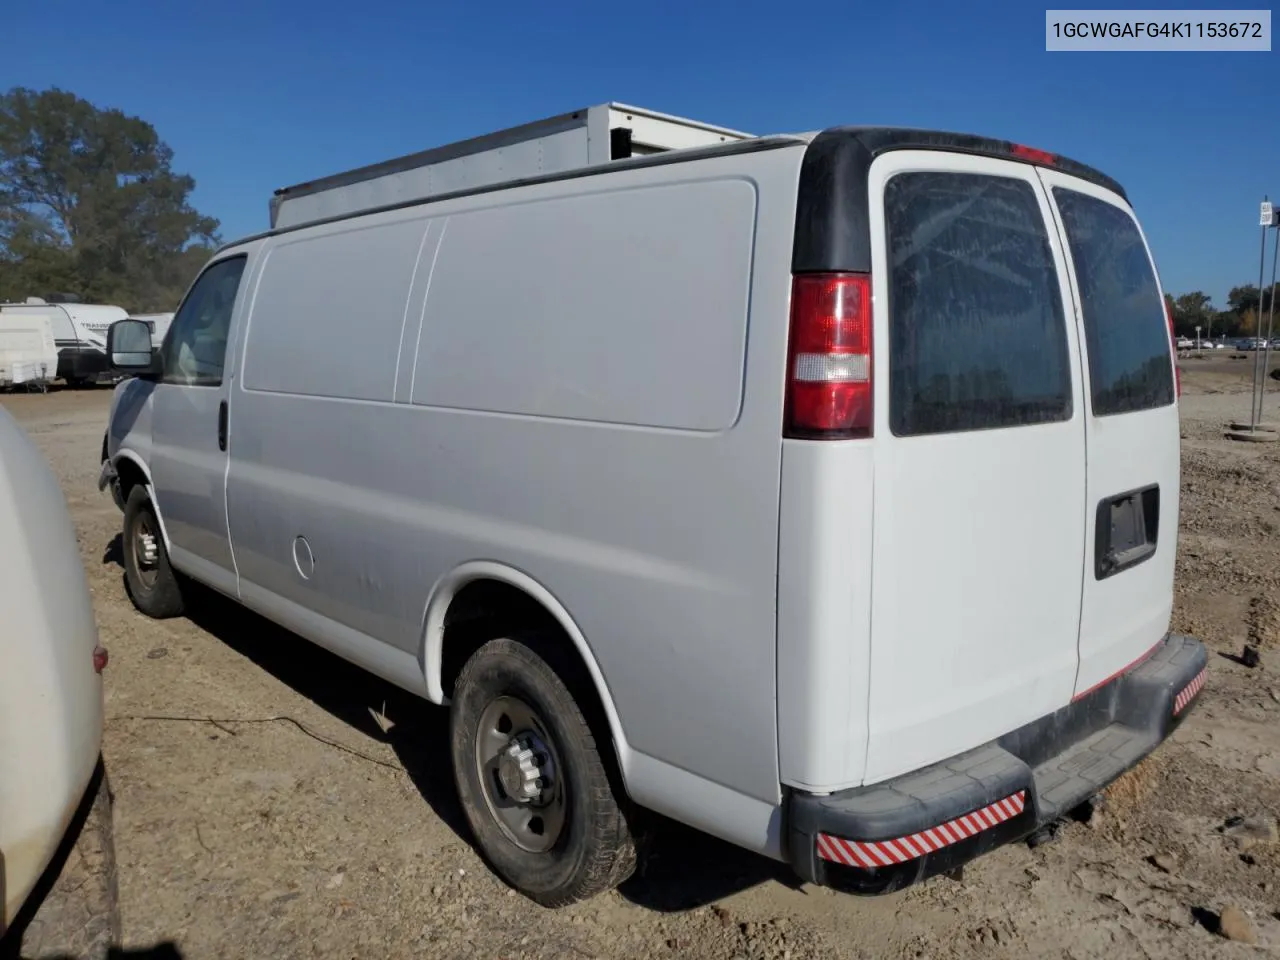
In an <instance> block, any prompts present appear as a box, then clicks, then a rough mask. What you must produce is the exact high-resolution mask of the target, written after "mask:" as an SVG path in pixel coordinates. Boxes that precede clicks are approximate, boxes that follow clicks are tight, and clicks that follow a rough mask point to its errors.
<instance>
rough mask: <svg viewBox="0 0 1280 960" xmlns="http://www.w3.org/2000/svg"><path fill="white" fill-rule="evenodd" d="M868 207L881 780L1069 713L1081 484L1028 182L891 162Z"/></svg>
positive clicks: (1039, 212)
mask: <svg viewBox="0 0 1280 960" xmlns="http://www.w3.org/2000/svg"><path fill="white" fill-rule="evenodd" d="M869 190H870V206H869V215H870V226H871V238H872V260H871V264H872V275H873V276H872V284H873V295H874V307H873V313H874V337H875V365H876V373H875V378H874V379H875V407H876V415H875V439H874V441H873V442H874V445H875V448H874V450H875V452H874V458H875V467H874V477H875V479H874V499H875V507H874V534H873V537H872V540H873V547H872V550H873V567H872V569H873V574H872V587H871V597H872V614H871V619H872V630H871V636H872V649H871V683H870V704H869V711H868V724H869V727H870V734H869V739H868V753H867V766H866V776H865V779H866V781H867V782H875V781H878V780H882V779H885V778H887V777H892V776H895V775H897V774H900V773H903V772H906V771H909V770H913V769H917V768H919V767H921V766H924V765H926V764H929V763H932V762H935V761H937V760H941V759H943V758H945V757H948V756H952V755H954V754H956V753H959V752H961V751H963V750H966V749H969V748H971V747H973V746H975V745H977V744H980V743H983V742H985V741H987V740H990V739H992V738H994V737H997V736H1000V735H1001V734H1003V733H1006V732H1008V731H1009V730H1012V729H1014V728H1016V727H1018V726H1021V725H1022V724H1024V723H1027V722H1029V721H1031V720H1034V719H1036V718H1038V717H1041V716H1044V715H1045V714H1048V713H1051V712H1053V711H1054V710H1055V709H1057V708H1059V707H1062V706H1064V705H1066V704H1067V703H1068V702H1069V701H1070V699H1071V695H1072V692H1073V690H1074V688H1075V684H1076V672H1077V666H1078V650H1077V644H1078V639H1079V625H1080V601H1081V569H1082V565H1083V563H1084V560H1085V553H1086V549H1085V546H1086V544H1085V526H1084V516H1085V512H1086V506H1085V487H1086V479H1085V427H1084V418H1085V410H1084V403H1083V392H1082V386H1081V382H1080V376H1079V369H1080V363H1079V356H1080V354H1079V343H1078V333H1077V329H1076V325H1075V323H1074V322H1072V321H1071V320H1070V317H1071V314H1070V305H1071V293H1070V290H1069V289H1068V287H1067V282H1066V277H1067V274H1066V269H1065V268H1066V264H1065V259H1064V255H1063V249H1062V244H1061V241H1060V239H1059V238H1058V235H1057V230H1056V228H1055V226H1054V219H1053V214H1052V212H1051V210H1050V208H1049V202H1048V198H1047V195H1046V193H1045V191H1044V188H1043V185H1042V184H1041V182H1040V180H1039V178H1038V176H1037V174H1036V170H1035V168H1034V167H1032V166H1030V165H1029V164H1025V163H1020V162H1016V161H1013V160H1007V159H1001V158H995V157H987V156H973V155H960V154H949V153H944V152H940V151H936V150H930V151H917V150H898V151H892V152H888V153H885V154H883V155H882V156H880V157H878V158H877V159H876V160H875V161H874V162H873V163H872V165H871V168H870V175H869ZM1110 479H1111V478H1108V480H1110Z"/></svg>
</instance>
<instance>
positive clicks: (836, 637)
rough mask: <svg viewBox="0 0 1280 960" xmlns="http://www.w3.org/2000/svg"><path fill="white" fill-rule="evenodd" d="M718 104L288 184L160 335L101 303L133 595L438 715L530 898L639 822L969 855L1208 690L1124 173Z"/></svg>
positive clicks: (582, 870) (1072, 800)
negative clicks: (300, 640)
mask: <svg viewBox="0 0 1280 960" xmlns="http://www.w3.org/2000/svg"><path fill="white" fill-rule="evenodd" d="M672 122H674V121H672ZM708 137H709V138H712V137H720V138H721V141H722V142H717V143H715V144H714V145H704V146H696V145H682V146H681V148H680V149H674V150H669V151H666V152H660V153H657V154H655V155H651V156H642V157H626V158H619V157H618V155H617V154H613V155H611V156H606V157H604V158H597V159H594V160H592V159H588V160H587V161H584V163H585V165H581V166H579V167H578V168H570V169H560V170H558V171H556V172H553V173H550V174H539V173H538V172H537V170H536V169H535V168H533V167H532V166H530V165H532V164H533V163H534V162H535V161H534V160H531V159H528V158H529V157H532V156H535V152H534V151H524V152H523V153H520V156H524V157H526V160H527V164H526V166H523V167H522V166H521V165H520V163H519V162H517V160H516V159H510V158H515V157H516V154H514V153H513V154H510V155H509V159H510V164H509V166H508V168H507V170H508V174H509V178H510V182H486V183H484V184H482V185H480V186H463V187H456V186H451V187H450V189H449V190H446V191H445V192H435V191H434V190H433V189H432V187H431V182H432V180H431V177H430V176H428V175H427V174H429V173H430V169H429V168H430V167H432V165H433V164H435V163H437V162H441V163H443V162H450V163H452V162H456V161H457V159H458V153H457V151H456V150H455V151H454V152H453V153H448V155H447V156H445V157H444V159H443V160H442V159H441V157H440V156H436V157H435V158H433V157H432V155H431V154H430V153H428V154H423V155H420V156H419V157H418V158H416V159H414V160H413V162H405V161H400V162H396V163H393V164H390V165H383V166H381V167H379V168H371V169H370V170H368V171H356V172H355V173H352V174H347V175H342V176H340V177H337V178H332V179H331V180H330V181H320V182H319V183H316V184H308V185H304V186H302V187H299V188H290V189H288V190H285V191H282V192H281V194H280V195H279V196H278V197H277V199H276V201H275V204H274V206H275V209H276V210H277V211H278V213H279V217H280V219H279V221H278V222H279V223H283V222H284V221H286V220H287V221H288V225H287V226H283V225H278V226H276V227H275V228H274V229H273V230H271V231H270V232H268V233H265V234H261V235H259V236H254V237H250V238H247V239H245V240H242V241H239V242H237V243H234V244H231V245H229V246H227V247H225V248H224V249H222V250H220V251H219V252H218V253H217V254H216V256H215V257H214V258H213V259H212V261H211V262H210V264H209V265H208V267H207V268H206V269H205V271H204V272H203V273H202V274H201V276H200V277H199V278H198V279H197V280H196V282H195V284H194V285H193V287H192V288H191V290H190V292H189V293H188V295H187V297H186V299H185V301H184V302H183V304H182V305H181V307H180V308H179V310H178V312H177V315H176V316H175V318H174V321H173V324H172V326H171V327H170V329H169V333H168V335H167V337H166V339H165V341H164V343H163V345H162V347H161V349H160V350H159V352H158V356H157V357H156V359H155V360H153V359H152V358H151V356H150V355H149V338H148V335H147V331H146V328H145V326H143V325H141V324H137V323H130V322H128V321H126V322H122V323H120V324H117V325H116V326H114V327H113V328H112V331H111V342H110V344H109V346H108V349H109V351H110V352H111V353H112V356H113V361H114V363H115V365H116V366H117V368H119V369H122V370H132V371H135V372H137V373H138V374H139V375H138V376H137V377H136V378H135V379H132V380H129V381H127V382H126V383H124V384H123V385H121V386H120V387H119V388H118V389H117V393H116V396H115V399H114V402H113V406H112V411H111V415H110V425H109V429H108V435H107V437H106V438H105V441H104V460H105V462H104V464H103V472H102V479H101V483H102V485H106V484H110V485H111V487H112V490H113V492H114V493H115V495H116V496H117V498H118V501H119V502H120V503H121V505H122V506H123V509H124V544H125V549H124V555H125V563H126V571H127V578H128V583H129V588H130V591H131V592H132V595H133V598H134V602H135V603H136V605H137V606H138V608H139V609H140V610H142V611H143V612H144V613H147V614H149V615H151V616H157V617H163V616H172V615H177V614H180V613H181V612H182V610H183V589H184V583H185V582H186V580H187V579H188V578H189V579H192V580H197V581H200V582H202V583H204V584H206V585H209V586H211V587H213V588H215V589H216V590H219V591H221V592H222V593H224V594H226V595H227V596H229V597H233V598H236V599H237V600H238V601H239V602H241V603H243V604H244V605H246V606H248V607H250V608H252V609H254V610H257V611H259V612H260V613H262V614H264V615H266V616H267V617H269V618H271V619H272V620H274V621H276V622H278V623H280V624H283V625H284V626H286V627H288V628H290V629H292V630H295V631H297V632H298V633H300V634H302V635H303V636H305V637H307V638H308V639H310V640H312V641H314V642H315V643H317V644H319V645H321V646H323V647H327V648H328V649H330V650H333V651H335V652H337V653H338V654H340V655H341V656H343V657H346V658H347V659H349V660H350V661H352V662H353V663H356V664H358V665H360V666H362V667H364V668H365V669H367V670H370V671H372V672H373V673H375V674H378V675H379V676H381V677H384V678H386V679H387V680H389V681H391V682H393V683H396V684H398V685H400V686H402V687H404V688H406V689H409V690H412V691H416V692H418V693H420V694H421V695H422V696H423V697H425V698H427V699H428V700H431V701H434V702H436V703H442V704H448V705H449V708H450V711H451V718H452V719H451V723H452V759H453V769H454V773H455V777H456V781H457V787H458V791H459V794H460V796H461V799H462V805H463V808H464V810H465V811H466V815H467V817H468V820H469V822H470V825H471V827H472V829H473V831H474V835H475V839H476V842H477V844H478V846H479V848H480V849H481V851H482V852H483V853H484V855H485V856H486V857H487V858H488V860H489V862H490V863H491V864H492V865H493V867H494V868H495V869H496V870H497V871H498V872H499V873H500V874H501V875H502V876H503V877H504V878H506V879H507V880H508V881H509V882H510V883H511V884H513V885H514V886H516V887H517V888H519V889H520V890H522V891H524V892H525V893H527V894H528V895H529V896H531V897H533V898H535V899H536V900H538V901H540V902H542V903H546V904H561V903H566V902H568V901H570V900H573V899H575V898H581V897H584V896H588V895H590V894H592V893H595V892H597V891H599V890H601V889H604V888H607V887H609V886H611V885H613V884H616V883H618V882H619V881H620V880H622V879H624V878H625V877H626V876H627V875H628V874H629V873H630V871H631V870H632V868H633V865H634V859H635V854H634V847H633V843H632V824H633V822H634V820H633V818H632V817H631V812H632V811H634V810H635V809H637V808H646V809H650V810H654V811H658V812H660V813H662V814H665V815H667V816H670V817H673V818H675V819H676V820H680V821H683V822H685V823H687V824H691V825H693V826H695V827H698V828H701V829H702V830H705V831H707V832H709V833H712V834H715V835H717V836H720V837H723V838H725V839H727V840H729V841H732V842H733V843H736V844H740V845H741V846H743V847H746V848H748V849H751V850H754V851H757V852H759V853H760V854H763V855H765V856H768V857H773V858H777V859H780V860H785V861H787V862H789V863H790V864H791V865H792V866H793V867H794V868H795V870H796V871H797V872H798V873H799V874H800V876H802V877H803V878H804V879H806V880H809V881H812V882H816V883H822V884H829V885H832V886H836V887H839V888H842V889H846V890H852V891H859V892H883V891H886V890H891V889H895V888H898V887H901V886H903V885H905V884H908V883H911V882H914V881H917V880H920V879H923V878H925V877H927V876H930V875H932V874H936V873H938V872H940V871H949V870H952V869H954V868H955V867H956V866H958V865H959V864H962V863H964V862H965V861H967V860H969V859H971V858H973V857H974V856H976V855H978V854H981V853H983V852H984V851H986V850H988V849H990V848H992V847H993V846H996V845H998V844H1001V843H1004V842H1007V841H1010V840H1014V839H1017V838H1021V837H1024V836H1027V835H1028V834H1030V833H1032V832H1033V831H1035V830H1036V829H1037V827H1039V826H1041V825H1044V824H1047V823H1049V822H1052V821H1055V820H1056V819H1058V818H1061V817H1062V816H1064V815H1065V814H1066V813H1068V812H1069V811H1070V810H1072V809H1073V808H1074V807H1076V806H1077V805H1079V804H1081V803H1082V802H1084V801H1086V800H1088V799H1089V798H1090V797H1092V796H1093V795H1094V794H1095V793H1096V792H1097V791H1099V790H1100V789H1102V788H1103V787H1104V786H1106V785H1107V784H1108V783H1110V782H1111V781H1112V780H1113V779H1114V778H1116V777H1117V776H1118V775H1120V774H1121V773H1122V772H1123V771H1124V770H1125V769H1127V768H1129V767H1131V766H1132V765H1134V764H1135V763H1137V762H1138V761H1139V760H1140V759H1141V758H1142V757H1144V756H1145V755H1146V754H1147V753H1149V752H1150V751H1151V750H1153V749H1155V748H1156V746H1157V745H1158V744H1159V743H1160V742H1161V740H1162V739H1163V738H1164V737H1166V736H1167V735H1168V734H1169V733H1170V731H1171V730H1172V729H1173V728H1174V727H1175V726H1176V725H1177V724H1178V723H1179V722H1181V720H1182V719H1183V718H1184V717H1185V716H1186V713H1187V708H1188V706H1189V705H1190V704H1191V703H1192V702H1193V701H1194V698H1195V697H1196V695H1197V693H1198V692H1199V690H1200V689H1201V686H1202V684H1203V683H1204V678H1205V669H1206V657H1205V652H1204V648H1203V647H1202V646H1201V644H1200V643H1199V642H1197V641H1196V640H1194V639H1191V638H1187V637H1183V636H1178V635H1171V634H1170V632H1169V624H1170V613H1171V607H1172V602H1173V572H1174V550H1175V546H1176V540H1177V520H1178V480H1179V462H1178V455H1179V428H1178V407H1177V396H1176V381H1175V366H1174V357H1173V347H1172V341H1171V338H1170V330H1169V329H1168V326H1167V324H1166V317H1165V311H1164V309H1163V305H1162V304H1163V301H1162V294H1161V290H1160V285H1159V281H1158V279H1157V275H1156V272H1155V269H1154V266H1153V264H1152V260H1151V256H1150V254H1149V252H1148V249H1147V245H1146V242H1145V241H1144V239H1143V235H1142V232H1141V230H1140V229H1139V226H1138V223H1137V221H1136V219H1135V217H1134V214H1133V211H1132V210H1131V208H1130V205H1129V203H1128V201H1127V200H1126V197H1125V193H1124V191H1123V190H1122V189H1121V187H1120V186H1119V185H1118V184H1117V183H1115V182H1114V181H1112V180H1110V179H1109V178H1107V177H1106V176H1104V175H1102V174H1100V173H1098V172H1096V171H1094V170H1092V169H1090V168H1089V167H1086V166H1084V165H1082V164H1079V163H1076V162H1073V161H1070V160H1067V159H1066V158H1063V157H1060V156H1056V155H1052V154H1049V153H1045V152H1042V151H1040V150H1034V149H1031V148H1027V147H1023V146H1019V145H1015V144H1011V143H1008V142H1004V141H999V140H992V139H985V138H982V137H977V136H968V135H956V134H949V133H934V132H923V131H918V130H903V129H883V128H859V127H838V128H833V129H828V130H826V131H824V132H821V133H817V134H806V135H798V136H770V137H746V136H745V135H740V136H737V137H736V138H729V137H726V136H724V135H722V134H717V133H714V132H712V133H709V134H708ZM614 139H617V140H621V139H625V138H612V137H611V140H614ZM448 149H449V148H445V150H446V153H447V151H448ZM475 149H477V150H487V149H489V147H487V146H485V145H484V144H480V145H479V146H478V147H475ZM502 149H506V148H505V147H503V148H502ZM623 152H624V153H625V151H623ZM424 168H427V169H426V172H425V173H424V172H423V170H424ZM410 174H413V175H414V176H415V177H417V179H416V180H413V181H410V180H407V179H403V178H404V177H408V176H409V175H410ZM387 178H390V179H387ZM370 183H373V184H374V185H375V186H376V187H377V189H376V190H373V188H372V187H371V188H370V191H371V192H370V195H371V196H373V197H374V198H375V201H376V202H377V203H379V204H380V205H379V206H376V207H373V208H362V207H360V206H359V204H358V202H357V201H358V199H359V197H360V196H361V195H362V190H364V188H365V187H366V186H368V185H369V184H370ZM453 183H456V181H453ZM328 191H332V192H334V193H335V194H336V195H335V196H330V197H328V198H327V199H326V202H325V203H321V202H319V200H317V199H316V196H315V195H316V194H317V193H325V192H328ZM307 198H310V199H311V200H313V201H315V202H311V203H309V204H306V205H304V204H302V202H301V201H302V200H303V199H307ZM388 198H396V199H388ZM293 201H297V203H296V205H295V206H294V210H293V213H292V215H290V216H286V214H287V213H288V211H289V208H290V204H291V203H292V202H293Z"/></svg>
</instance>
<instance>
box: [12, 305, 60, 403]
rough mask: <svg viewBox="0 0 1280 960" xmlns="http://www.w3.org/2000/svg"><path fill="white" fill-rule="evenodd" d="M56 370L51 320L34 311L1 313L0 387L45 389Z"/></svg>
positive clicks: (56, 362) (56, 361)
mask: <svg viewBox="0 0 1280 960" xmlns="http://www.w3.org/2000/svg"><path fill="white" fill-rule="evenodd" d="M57 373H58V346H57V344H56V343H55V342H54V336H53V322H52V320H51V319H50V318H49V317H47V316H43V315H40V314H34V313H33V314H22V313H8V312H5V313H0V388H4V387H15V386H25V387H27V388H29V389H38V390H44V389H45V387H47V386H48V384H49V381H50V380H52V379H53V378H54V377H55V376H57Z"/></svg>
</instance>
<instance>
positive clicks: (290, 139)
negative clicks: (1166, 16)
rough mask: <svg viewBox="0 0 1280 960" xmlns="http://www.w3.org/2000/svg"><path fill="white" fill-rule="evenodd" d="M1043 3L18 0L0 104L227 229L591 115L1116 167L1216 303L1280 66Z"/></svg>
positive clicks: (1167, 279)
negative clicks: (75, 113) (51, 119)
mask: <svg viewBox="0 0 1280 960" xmlns="http://www.w3.org/2000/svg"><path fill="white" fill-rule="evenodd" d="M1056 6H1058V5H1056V4H1055V7H1056ZM1044 9H1045V8H1044V6H1038V5H1032V4H1027V3H1010V4H1004V5H1001V4H987V5H970V6H963V5H957V4H949V3H948V4H941V3H940V4H938V5H937V6H936V7H935V6H930V5H917V6H913V5H910V4H896V5H892V6H891V5H889V4H874V5H859V4H851V3H844V4H835V3H829V2H826V0H813V2H810V3H795V2H789V3H788V2H772V3H767V4H765V3H757V2H754V0H743V2H739V3H736V4H705V3H703V4H696V3H690V4H684V3H667V2H653V3H627V4H616V5H615V4H603V3H594V4H587V3H562V4H559V5H557V4H545V3H544V4H538V3H513V2H511V0H489V2H486V3H477V4H473V5H463V4H457V5H447V4H430V3H409V2H402V3H391V2H386V0H363V2H352V0H343V2H341V3H335V2H332V0H314V2H299V0H258V2H254V3H247V2H220V3H217V4H196V3H174V2H172V0H168V2H149V0H148V2H141V0H135V2H121V3H116V4H106V3H100V2H94V3H89V2H82V3H66V2H60V0H41V2H39V3H15V4H12V5H10V9H8V10H6V12H5V15H4V25H5V36H6V42H5V45H4V54H3V56H2V57H0V89H7V88H8V87H11V86H15V85H23V86H28V87H34V88H37V89H39V88H44V87H48V86H58V87H61V88H63V89H66V90H70V91H73V92H74V93H77V94H79V95H80V96H83V97H85V98H87V99H89V100H92V101H94V102H95V103H97V104H98V105H100V106H113V107H119V108H121V109H123V110H125V111H126V112H128V113H131V114H135V115H138V116H141V117H143V118H144V119H146V120H148V121H150V122H151V123H153V124H154V125H155V126H156V128H157V129H158V131H159V133H160V136H161V137H162V138H163V139H164V140H165V141H166V142H168V143H169V145H170V146H172V147H173V149H174V152H175V158H174V167H175V169H178V170H181V171H183V172H186V173H190V174H191V175H192V176H194V177H195V178H196V181H197V184H198V186H197V190H196V193H195V197H194V201H195V203H196V205H197V206H198V207H199V208H200V209H201V211H202V212H204V213H207V214H210V215H212V216H215V217H217V218H218V219H219V220H221V221H222V224H223V227H222V233H223V236H224V238H226V239H232V238H234V237H236V236H239V235H242V234H246V233H252V232H256V231H257V230H260V229H263V228H264V227H265V226H266V222H267V200H268V197H269V196H270V194H271V192H272V190H274V189H275V188H276V187H279V186H283V185H285V184H289V183H295V182H297V181H300V180H306V179H311V178H313V177H316V176H321V175H324V174H327V173H332V172H336V171H338V170H343V169H347V168H350V167H352V166H357V165H360V164H364V163H369V162H373V161H377V160H382V159H386V158H388V157H392V156H396V155H399V154H403V153H409V152H413V151H415V150H421V149H424V148H426V147H430V146H435V145H437V144H440V143H446V142H449V141H453V140H458V139H462V138H465V137H469V136H474V135H476V134H480V133H485V132H488V131H491V130H495V129H498V128H501V127H505V126H511V125H514V124H517V123H522V122H525V121H528V120H533V119H537V118H539V117H543V116H549V115H551V114H555V113H560V112H563V111H566V110H570V109H574V108H577V107H583V106H588V105H590V104H594V103H600V102H604V101H606V100H620V101H623V102H627V103H632V104H635V105H637V106H644V107H650V108H653V109H657V110H662V111H665V112H668V113H675V114H679V115H682V116H688V117H694V118H697V119H699V120H705V121H708V122H712V123H718V124H721V125H724V126H729V127H735V128H737V129H741V130H747V131H750V132H752V133H768V132H782V131H793V130H806V129H816V128H820V127H823V126H831V125H835V124H841V123H867V124H879V123H883V124H892V125H905V126H925V127H935V128H942V129H954V130H961V131H965V132H972V133H983V134H988V135H992V136H997V137H1003V138H1007V139H1011V140H1016V141H1019V142H1024V143H1028V144H1031V145H1033V146H1036V147H1041V148H1043V149H1047V150H1053V151H1057V152H1061V153H1064V154H1067V155H1069V156H1072V157H1074V158H1076V159H1078V160H1082V161H1084V162H1086V163H1090V164H1093V165H1094V166H1097V167H1099V168H1101V169H1103V170H1104V171H1106V172H1107V173H1109V174H1111V175H1112V176H1114V177H1115V178H1116V179H1118V180H1119V181H1120V182H1121V183H1123V184H1124V185H1125V187H1126V189H1127V190H1128V192H1129V195H1130V199H1131V200H1132V201H1133V203H1134V205H1135V207H1136V208H1137V211H1138V215H1139V217H1140V218H1141V220H1142V221H1143V224H1144V227H1145V228H1146V231H1147V234H1148V237H1149V239H1150V242H1151V244H1152V247H1153V248H1154V251H1155V255H1156V258H1157V263H1158V265H1159V267H1160V271H1161V275H1162V280H1163V282H1164V285H1165V287H1166V288H1167V289H1169V290H1170V291H1171V292H1174V293H1179V292H1184V291H1187V290H1192V289H1203V290H1205V291H1206V292H1208V293H1209V294H1211V295H1212V296H1213V298H1214V301H1215V303H1216V304H1217V305H1218V306H1220V307H1221V306H1225V297H1226V292H1227V290H1228V289H1229V288H1230V287H1231V286H1234V285H1236V284H1240V283H1256V282H1257V268H1258V267H1257V258H1258V229H1257V226H1256V225H1257V211H1258V201H1259V200H1260V199H1261V198H1262V194H1263V193H1266V192H1270V193H1271V194H1272V195H1273V196H1276V195H1278V194H1280V121H1278V120H1277V117H1280V98H1278V97H1277V95H1276V92H1277V86H1276V81H1277V79H1280V59H1277V58H1278V57H1280V54H1278V53H1223V54H1206V53H1178V54H1174V53H1046V52H1045V51H1044V16H1045V14H1044ZM1264 85H1269V86H1270V92H1269V93H1268V92H1267V91H1266V90H1264ZM1268 270H1269V265H1268Z"/></svg>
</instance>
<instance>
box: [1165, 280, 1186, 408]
mask: <svg viewBox="0 0 1280 960" xmlns="http://www.w3.org/2000/svg"><path fill="white" fill-rule="evenodd" d="M1164 315H1165V317H1166V318H1167V319H1168V321H1169V352H1170V353H1171V354H1173V389H1174V395H1175V396H1178V397H1181V396H1182V371H1181V370H1179V369H1178V336H1177V334H1175V333H1174V332H1173V307H1171V306H1169V301H1168V300H1166V301H1165V302H1164Z"/></svg>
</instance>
